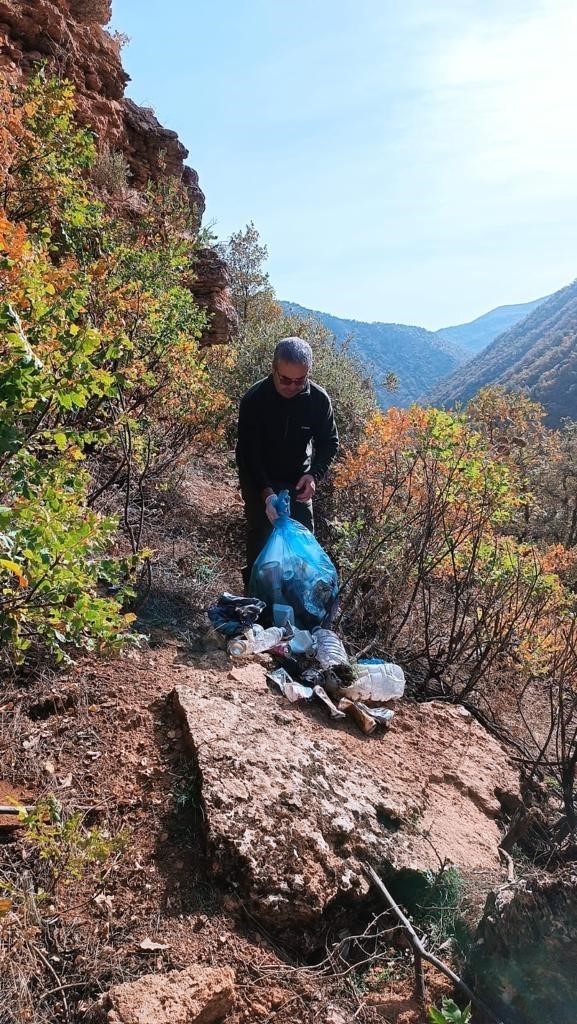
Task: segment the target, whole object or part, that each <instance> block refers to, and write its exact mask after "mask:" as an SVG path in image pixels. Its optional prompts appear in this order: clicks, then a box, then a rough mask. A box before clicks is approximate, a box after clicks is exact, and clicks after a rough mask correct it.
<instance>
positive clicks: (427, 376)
mask: <svg viewBox="0 0 577 1024" xmlns="http://www.w3.org/2000/svg"><path fill="white" fill-rule="evenodd" d="M281 306H282V307H283V309H284V310H285V312H286V313H288V314H290V315H292V316H301V317H303V318H304V319H306V318H307V317H311V316H312V317H314V318H315V320H319V321H320V322H321V323H323V324H324V325H325V326H326V327H328V329H329V330H330V331H332V333H333V334H334V336H335V338H336V339H337V341H340V342H343V341H345V340H346V339H348V338H350V339H351V343H352V349H353V351H354V352H356V354H357V355H359V356H360V357H361V359H362V360H363V361H364V362H365V364H366V368H367V372H368V373H370V375H371V376H372V377H373V378H374V382H375V387H376V390H377V394H378V396H379V403H380V405H381V407H382V408H384V409H386V408H388V407H389V406H391V405H400V406H405V405H410V404H411V402H414V401H415V400H416V399H417V398H418V397H419V395H421V394H422V393H423V391H426V390H428V389H429V388H431V387H433V386H434V385H435V383H436V382H437V381H439V380H441V378H443V377H445V376H446V375H447V374H450V373H452V371H453V370H454V369H455V368H456V367H457V366H459V365H460V364H461V363H463V362H465V360H466V359H467V358H468V354H467V353H466V352H465V351H464V350H463V349H461V348H459V347H458V346H457V345H455V344H454V343H453V342H452V341H448V340H447V339H446V338H443V337H441V336H440V335H439V334H438V333H437V332H434V331H427V330H425V328H424V327H408V326H406V325H404V324H385V323H365V322H363V321H362V320H343V319H341V318H340V317H337V316H331V314H330V313H321V312H319V310H316V309H307V308H305V307H304V306H299V305H298V304H297V303H296V302H281ZM389 372H392V373H394V374H396V376H397V377H398V379H399V387H398V389H397V390H396V391H394V392H389V391H386V390H385V388H384V387H383V385H382V381H383V378H384V377H385V375H386V374H387V373H389Z"/></svg>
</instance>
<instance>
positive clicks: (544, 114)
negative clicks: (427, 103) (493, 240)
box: [435, 0, 577, 199]
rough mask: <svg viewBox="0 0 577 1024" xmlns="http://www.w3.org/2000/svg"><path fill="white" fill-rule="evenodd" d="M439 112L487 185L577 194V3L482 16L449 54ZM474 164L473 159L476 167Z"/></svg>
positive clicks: (439, 73)
mask: <svg viewBox="0 0 577 1024" xmlns="http://www.w3.org/2000/svg"><path fill="white" fill-rule="evenodd" d="M435 77H436V79H437V83H438V88H439V93H438V96H439V100H440V111H439V112H440V113H441V114H442V115H444V116H447V115H449V116H451V117H452V118H453V119H454V120H455V121H456V122H457V124H459V125H460V126H461V132H462V134H461V138H460V140H458V144H459V145H461V146H462V147H463V149H464V150H465V151H466V150H467V149H468V151H469V152H468V156H469V159H468V161H467V162H468V164H469V168H470V170H472V173H473V175H474V177H475V178H476V179H477V180H479V181H481V182H483V183H484V184H488V185H491V184H498V183H499V182H501V183H509V184H514V185H515V188H516V196H515V198H516V199H518V198H519V197H520V192H522V193H523V194H524V196H525V198H529V197H530V196H531V195H534V196H541V195H543V196H548V197H549V198H551V197H553V196H555V197H557V198H560V197H561V196H562V195H567V196H575V195H576V194H577V133H576V132H575V119H576V112H577V6H576V4H575V3H574V0H572V2H571V3H568V2H566V0H557V2H555V0H549V2H548V3H547V4H546V5H545V6H543V7H541V8H540V9H539V10H537V11H534V12H533V13H531V14H530V15H527V16H525V17H524V18H522V19H518V20H515V21H512V22H509V23H507V22H505V23H504V22H503V21H502V20H501V19H499V21H498V22H491V23H481V24H479V23H477V24H476V25H475V27H474V29H472V30H470V31H468V32H467V33H465V34H464V35H463V36H462V37H461V38H460V39H459V40H457V41H456V42H454V44H453V45H452V46H450V47H449V49H448V51H446V52H445V53H444V54H443V58H442V63H441V64H440V66H437V69H436V75H435ZM473 165H474V166H473Z"/></svg>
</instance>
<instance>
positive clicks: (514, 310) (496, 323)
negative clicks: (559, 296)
mask: <svg viewBox="0 0 577 1024" xmlns="http://www.w3.org/2000/svg"><path fill="white" fill-rule="evenodd" d="M548 298H550V296H549V295H546V296H545V297H544V298H542V299H534V300H533V302H521V303H518V304H517V305H514V306H497V308H496V309H492V310H490V312H489V313H483V315H482V316H478V317H477V318H476V320H471V321H470V322H469V323H466V324H458V325H457V326H456V327H441V328H440V329H439V330H438V331H436V334H438V335H440V336H441V337H442V338H446V339H447V341H452V342H453V343H454V344H455V345H460V346H461V347H462V348H464V349H465V350H466V351H467V352H473V353H477V352H480V351H481V349H483V348H486V347H487V345H490V344H491V342H492V341H494V340H495V338H498V337H499V335H500V334H503V333H504V331H507V330H509V328H510V327H514V326H515V324H518V323H520V321H521V320H525V318H526V317H528V316H529V314H530V313H532V312H533V310H534V309H536V308H537V306H540V305H541V304H542V303H543V302H546V301H547V299H548Z"/></svg>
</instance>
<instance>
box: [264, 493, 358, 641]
mask: <svg viewBox="0 0 577 1024" xmlns="http://www.w3.org/2000/svg"><path fill="white" fill-rule="evenodd" d="M275 507H276V510H277V512H278V514H279V517H278V519H276V520H275V522H274V523H273V528H272V532H271V534H270V537H269V538H268V540H267V542H266V544H265V545H264V547H263V549H262V551H261V553H260V555H259V556H258V558H257V560H256V562H255V563H254V566H253V569H252V573H251V577H250V581H249V594H250V595H251V597H258V598H260V600H261V601H265V602H266V604H267V605H268V606H269V608H271V609H272V608H274V606H275V605H289V606H290V607H291V608H292V609H293V612H294V619H295V625H296V626H297V627H298V628H299V629H313V628H314V627H315V626H322V625H329V624H330V623H331V622H332V619H333V617H334V615H335V612H336V609H337V599H338V591H339V586H338V579H337V571H336V569H335V567H334V565H333V563H332V562H331V560H330V558H329V556H328V555H327V553H326V551H323V549H322V548H321V546H320V544H319V542H318V541H317V540H316V538H315V537H314V536H313V534H312V533H311V532H310V530H307V528H306V526H303V525H302V524H301V523H297V522H296V520H295V519H291V518H290V499H289V495H288V491H281V492H280V494H278V495H277V497H276V499H275Z"/></svg>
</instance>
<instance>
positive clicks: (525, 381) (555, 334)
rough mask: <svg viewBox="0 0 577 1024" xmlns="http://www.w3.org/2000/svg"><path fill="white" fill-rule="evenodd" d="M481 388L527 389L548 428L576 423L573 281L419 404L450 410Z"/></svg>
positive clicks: (576, 300) (576, 301)
mask: <svg viewBox="0 0 577 1024" xmlns="http://www.w3.org/2000/svg"><path fill="white" fill-rule="evenodd" d="M486 384H499V385H501V386H502V387H504V388H506V389H507V390H508V391H519V390H524V391H526V392H527V393H528V394H529V395H530V396H531V398H533V399H534V400H535V401H537V402H541V403H542V405H544V406H545V408H546V410H547V422H548V424H549V425H550V426H554V425H557V424H559V423H560V421H561V419H563V418H564V417H569V418H571V419H575V420H577V281H574V282H573V283H572V284H570V285H567V286H566V287H565V288H561V289H560V290H559V291H558V292H555V293H554V295H551V296H550V297H549V298H548V299H546V300H545V301H544V302H542V303H541V304H540V305H539V306H538V307H537V308H536V309H534V310H533V312H532V313H530V314H529V316H528V317H526V319H524V320H522V321H521V322H520V323H518V324H516V325H515V326H514V327H512V328H510V329H509V330H508V331H505V333H504V334H501V335H500V336H499V337H498V338H496V339H495V341H494V342H493V343H492V344H491V345H489V347H488V348H486V349H484V351H483V352H481V353H480V354H479V355H477V356H475V358H474V359H471V360H470V362H468V363H466V364H465V365H464V366H462V367H460V368H459V371H458V373H453V374H452V375H451V376H450V377H449V378H447V379H446V380H444V381H440V382H439V384H438V385H437V386H436V387H434V388H432V389H429V390H428V391H427V392H426V393H424V396H422V400H423V401H426V402H428V403H430V404H432V405H445V406H452V405H454V404H455V403H456V402H467V401H468V400H469V399H470V398H472V397H473V395H475V394H476V393H477V391H479V389H480V388H482V387H483V386H485V385H486Z"/></svg>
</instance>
